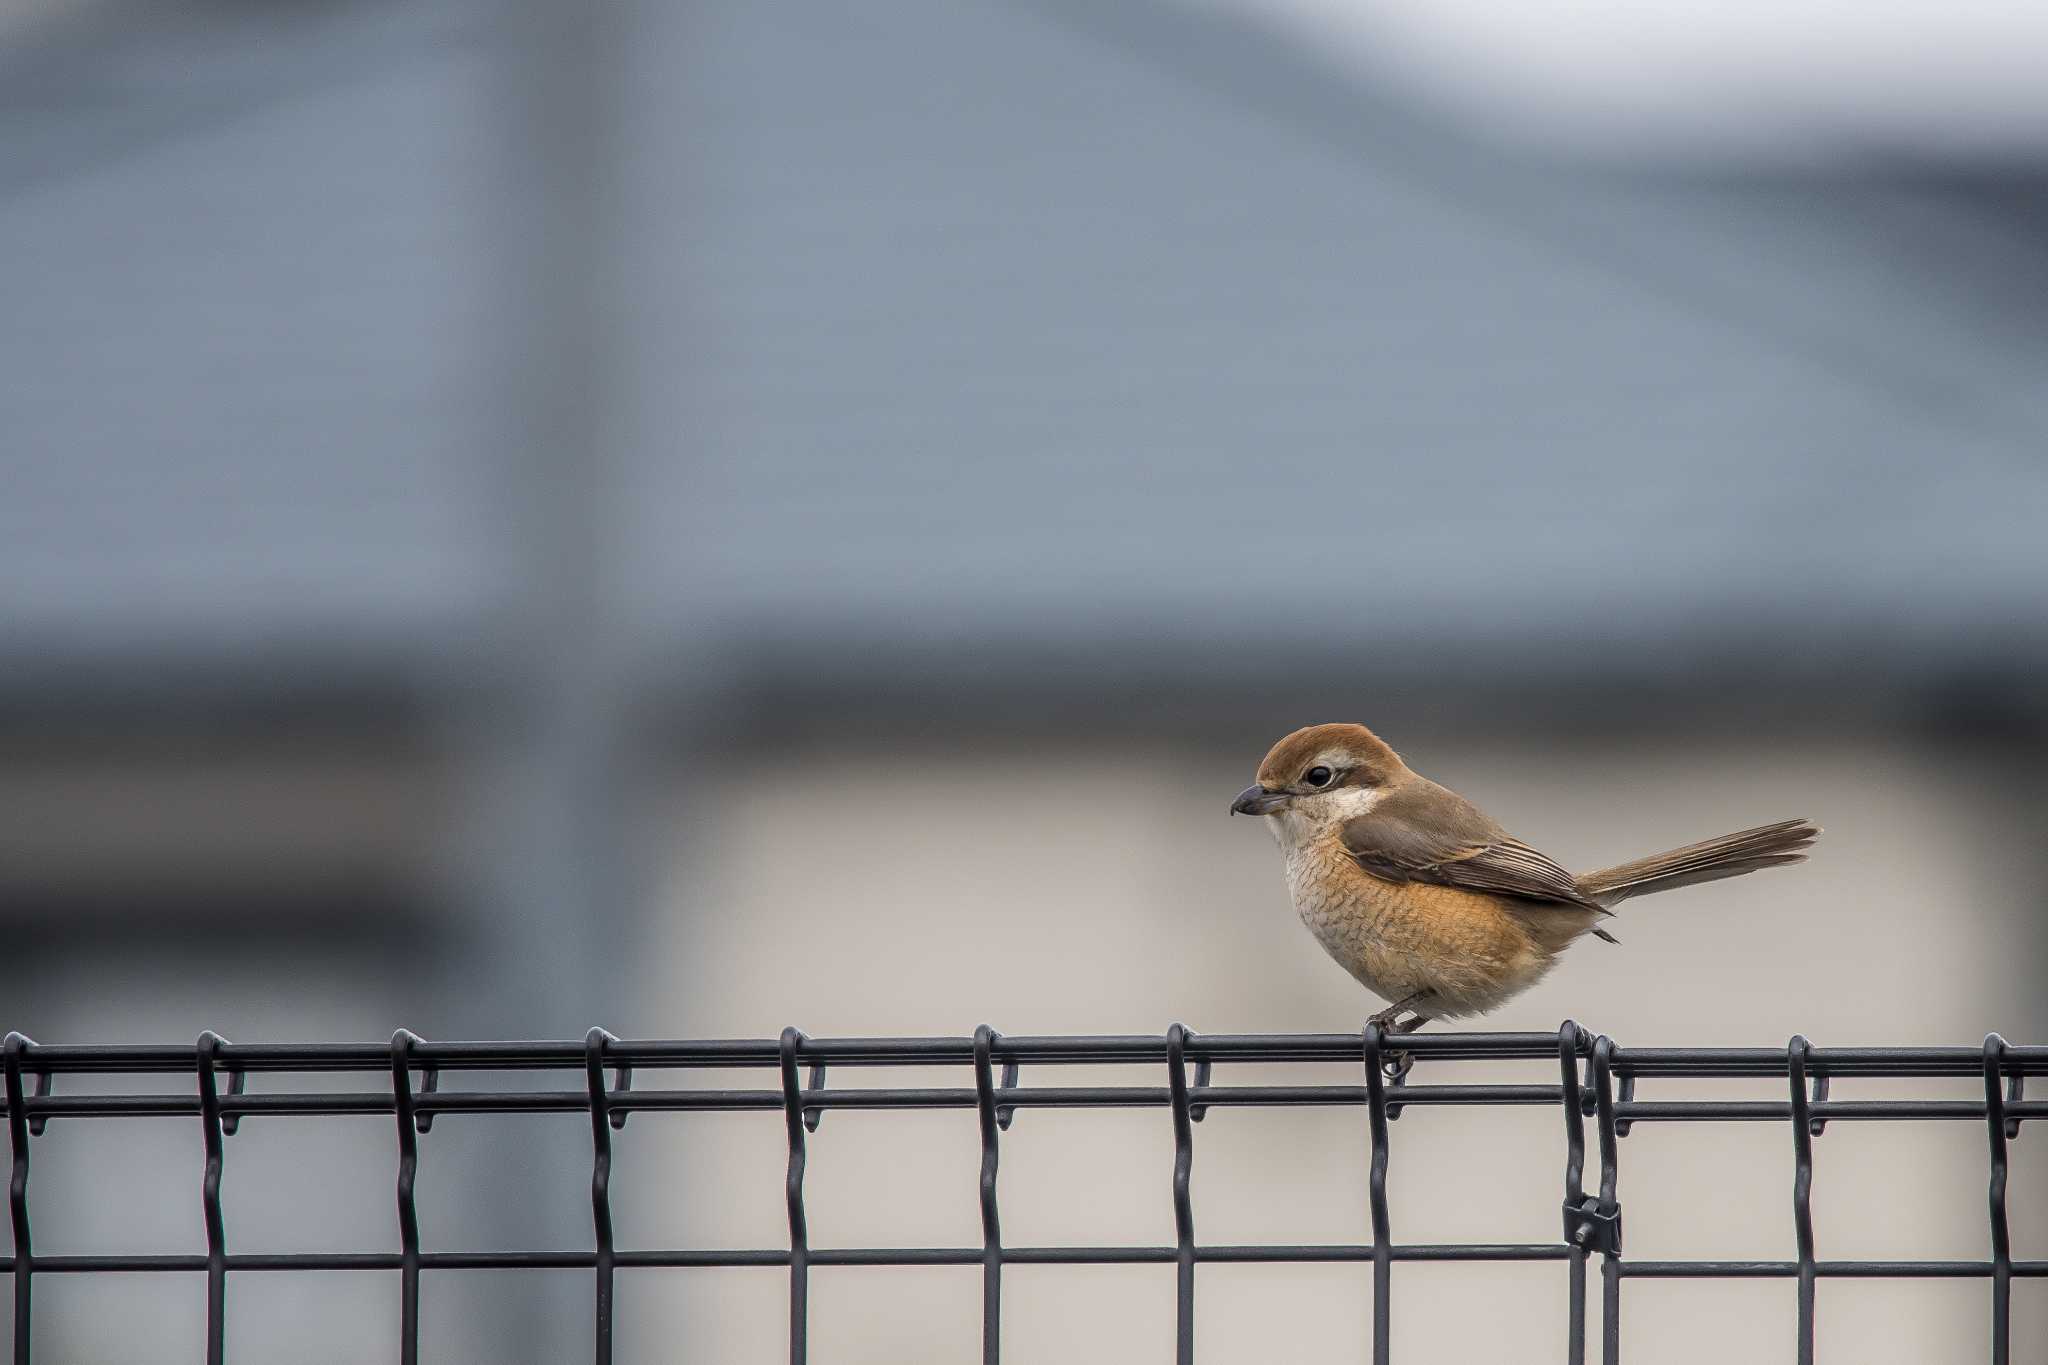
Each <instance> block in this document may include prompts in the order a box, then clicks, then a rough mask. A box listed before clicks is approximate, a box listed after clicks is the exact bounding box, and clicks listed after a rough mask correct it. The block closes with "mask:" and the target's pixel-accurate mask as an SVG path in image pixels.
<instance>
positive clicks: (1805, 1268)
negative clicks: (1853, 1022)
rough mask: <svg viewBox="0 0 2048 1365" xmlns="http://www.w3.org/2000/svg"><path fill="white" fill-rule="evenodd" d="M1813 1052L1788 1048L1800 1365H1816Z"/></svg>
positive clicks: (1802, 1040)
mask: <svg viewBox="0 0 2048 1365" xmlns="http://www.w3.org/2000/svg"><path fill="white" fill-rule="evenodd" d="M1812 1050H1813V1048H1812V1044H1810V1043H1808V1042H1807V1041H1806V1037H1805V1035H1803V1034H1794V1035H1792V1041H1791V1042H1790V1043H1788V1044H1787V1045H1786V1047H1785V1072H1786V1077H1787V1079H1788V1081H1789V1082H1790V1085H1791V1090H1792V1163H1793V1164H1792V1229H1793V1233H1794V1235H1795V1236H1796V1237H1797V1238H1798V1244H1799V1365H1813V1282H1814V1275H1815V1266H1814V1260H1813V1111H1812V1109H1811V1107H1810V1106H1809V1104H1808V1101H1807V1094H1806V1060H1807V1056H1808V1054H1809V1053H1810V1052H1811V1051H1812Z"/></svg>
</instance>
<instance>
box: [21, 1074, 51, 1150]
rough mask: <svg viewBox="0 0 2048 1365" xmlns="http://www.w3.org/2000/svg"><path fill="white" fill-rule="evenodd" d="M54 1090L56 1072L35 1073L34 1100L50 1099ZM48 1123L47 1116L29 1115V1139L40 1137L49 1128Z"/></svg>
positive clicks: (48, 1118) (48, 1117)
mask: <svg viewBox="0 0 2048 1365" xmlns="http://www.w3.org/2000/svg"><path fill="white" fill-rule="evenodd" d="M56 1088H57V1073H56V1072H54V1071H39V1072H37V1073H36V1098H37V1099H39V1100H46V1099H48V1098H50V1095H51V1093H52V1092H53V1091H55V1090H56ZM49 1123H50V1116H49V1115H48V1114H30V1115H29V1116H28V1135H29V1136H30V1137H41V1136H42V1135H43V1129H44V1128H46V1127H48V1126H49Z"/></svg>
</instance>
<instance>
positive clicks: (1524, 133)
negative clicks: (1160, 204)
mask: <svg viewBox="0 0 2048 1365" xmlns="http://www.w3.org/2000/svg"><path fill="white" fill-rule="evenodd" d="M1203 2H1204V3H1211V4H1216V5H1222V6H1228V7H1231V8H1235V9H1238V10H1240V11H1243V12H1246V13H1248V14H1251V15H1253V16H1255V17H1256V18H1258V19H1260V20H1261V21H1264V22H1268V23H1271V24H1274V25H1276V26H1278V27H1280V28H1281V29H1283V30H1285V31H1287V32H1289V33H1290V34H1292V35H1293V36H1295V37H1296V38H1297V39H1299V40H1300V41H1301V42H1302V43H1303V44H1304V46H1306V47H1308V48H1310V49H1311V50H1313V51H1315V52H1316V53H1318V54H1320V55H1322V56H1324V57H1325V58H1327V59H1329V60H1331V61H1333V62H1336V63H1338V64H1340V65H1343V66H1346V67H1349V68H1351V69H1354V70H1358V71H1361V72H1366V71H1369V72H1370V73H1372V74H1373V76H1374V77H1375V78H1376V79H1382V80H1384V79H1386V78H1388V77H1390V76H1391V77H1393V78H1395V79H1397V80H1400V81H1401V82H1402V83H1404V84H1407V85H1408V86H1410V88H1411V89H1412V90H1414V91H1415V92H1417V93H1420V94H1421V95H1423V96H1424V97H1426V98H1428V99H1430V100H1432V101H1434V102H1437V103H1439V104H1441V105H1444V106H1447V107H1448V108H1449V109H1451V110H1452V111H1453V112H1454V113H1456V114H1458V115H1460V116H1462V117H1464V118H1466V119H1468V120H1469V121H1471V122H1473V123H1475V124H1477V125H1478V126H1480V127H1481V128H1483V129H1485V130H1487V131H1489V132H1491V133H1493V134H1495V135H1496V136H1501V137H1504V138H1507V139H1509V140H1524V141H1534V142H1539V143H1549V144H1554V145H1560V146H1563V147H1565V148H1568V149H1571V150H1578V151H1585V152H1592V153H1602V154H1610V155H1618V156H1623V157H1631V156H1640V155H1646V154H1648V155H1657V156H1664V155H1669V154H1673V153H1679V154H1689V155H1699V156H1707V157H1717V156H1733V157H1735V158H1737V159H1745V160H1747V159H1800V158H1806V157H1813V156H1822V157H1825V156H1829V155H1831V154H1839V153H1843V152H1853V151H1856V150H1859V149H1860V150H1881V151H1891V152H1906V153H1921V154H1929V155H1946V156H1970V157H2004V156H2014V155H2024V154H2028V153H2033V152H2038V151H2039V150H2041V149H2042V148H2044V147H2048V4H2042V3H2039V0H1863V2H1862V3H1851V2H1850V0H1568V2H1566V3H1558V2H1556V0H1551V2H1550V3H1533V4H1531V3H1526V2H1523V0H1203Z"/></svg>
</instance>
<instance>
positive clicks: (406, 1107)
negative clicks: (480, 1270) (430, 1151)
mask: <svg viewBox="0 0 2048 1365" xmlns="http://www.w3.org/2000/svg"><path fill="white" fill-rule="evenodd" d="M422 1041H424V1040H422V1039H421V1038H420V1036H419V1035H418V1034H416V1033H414V1032H412V1031H411V1030H410V1029H399V1030H398V1031H397V1032H396V1033H393V1034H392V1035H391V1102H392V1107H393V1109H394V1110H395V1111H396V1113H397V1116H398V1271H399V1281H398V1284H399V1288H398V1295H399V1297H398V1359H399V1365H419V1359H420V1213H419V1208H418V1206H417V1205H415V1204H414V1202H413V1182H414V1180H415V1179H416V1178H417V1177H418V1175H419V1167H420V1142H419V1132H420V1129H419V1119H420V1117H421V1116H420V1114H419V1112H418V1111H417V1109H416V1108H415V1106H414V1104H413V1097H412V1050H413V1048H414V1046H415V1045H417V1044H418V1043H420V1042H422Z"/></svg>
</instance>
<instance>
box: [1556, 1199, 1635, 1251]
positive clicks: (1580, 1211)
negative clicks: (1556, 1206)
mask: <svg viewBox="0 0 2048 1365" xmlns="http://www.w3.org/2000/svg"><path fill="white" fill-rule="evenodd" d="M1564 1240H1565V1241H1566V1242H1567V1243H1568V1244H1570V1245H1571V1246H1575V1247H1584V1248H1585V1249H1586V1250H1587V1251H1598V1252H1603V1253H1605V1254H1606V1255H1609V1256H1619V1255H1621V1206H1620V1205H1619V1204H1617V1205H1615V1206H1614V1207H1613V1208H1611V1209H1609V1210H1607V1211H1606V1212H1605V1213H1603V1212H1601V1211H1600V1201H1599V1200H1598V1199H1595V1198H1594V1197H1593V1196H1592V1195H1587V1196H1586V1197H1585V1198H1584V1199H1582V1200H1580V1201H1579V1202H1578V1203H1576V1204H1574V1203H1573V1202H1572V1201H1571V1200H1569V1199H1567V1200H1566V1201H1565V1204H1564Z"/></svg>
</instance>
